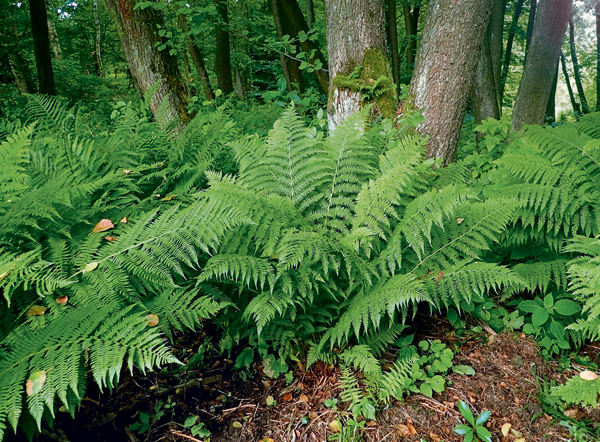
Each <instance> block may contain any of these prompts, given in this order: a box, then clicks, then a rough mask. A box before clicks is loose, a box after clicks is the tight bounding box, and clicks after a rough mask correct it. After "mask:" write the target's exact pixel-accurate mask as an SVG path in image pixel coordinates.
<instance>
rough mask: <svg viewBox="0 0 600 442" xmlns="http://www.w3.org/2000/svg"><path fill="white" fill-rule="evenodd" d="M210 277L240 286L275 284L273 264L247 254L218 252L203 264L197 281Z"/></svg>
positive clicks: (250, 286) (271, 286)
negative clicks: (233, 282)
mask: <svg viewBox="0 0 600 442" xmlns="http://www.w3.org/2000/svg"><path fill="white" fill-rule="evenodd" d="M210 279H217V280H230V281H235V282H237V283H239V284H241V285H242V286H246V287H249V288H254V289H259V288H260V290H264V288H265V285H267V284H268V286H269V287H270V289H271V291H272V290H273V288H274V286H275V280H276V274H275V268H274V266H273V265H272V264H271V263H270V262H269V261H268V260H266V259H263V258H257V257H254V256H249V255H234V254H227V253H223V254H219V255H217V256H213V257H212V258H210V259H209V260H208V262H207V263H206V264H205V266H204V269H203V270H202V274H201V275H200V277H199V278H198V281H200V282H202V281H207V280H210Z"/></svg>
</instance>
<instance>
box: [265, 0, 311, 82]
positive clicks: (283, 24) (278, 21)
mask: <svg viewBox="0 0 600 442" xmlns="http://www.w3.org/2000/svg"><path fill="white" fill-rule="evenodd" d="M271 9H272V11H273V20H274V21H275V29H276V31H277V37H279V39H280V40H281V39H283V36H284V35H291V34H290V33H291V30H290V26H289V21H288V20H287V15H286V14H285V12H284V11H283V4H282V0H271ZM279 61H280V62H281V69H282V70H283V75H284V77H285V81H286V82H287V88H288V91H290V92H291V91H292V90H294V86H293V85H294V84H296V85H297V86H298V91H300V92H304V80H303V78H302V71H301V70H300V62H299V61H298V60H297V59H295V58H292V57H289V56H288V55H287V54H284V53H281V54H279Z"/></svg>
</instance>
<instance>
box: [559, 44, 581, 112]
mask: <svg viewBox="0 0 600 442" xmlns="http://www.w3.org/2000/svg"><path fill="white" fill-rule="evenodd" d="M560 64H561V66H562V71H563V75H564V77H565V82H566V83H567V91H568V92H569V99H570V100H571V106H572V107H573V113H574V114H575V118H577V119H579V116H580V115H581V108H580V107H579V103H578V102H577V100H576V99H575V94H574V93H573V88H572V87H571V80H570V79H569V71H568V70H567V62H566V61H565V54H563V52H562V51H560Z"/></svg>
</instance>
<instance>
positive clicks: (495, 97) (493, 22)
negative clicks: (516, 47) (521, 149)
mask: <svg viewBox="0 0 600 442" xmlns="http://www.w3.org/2000/svg"><path fill="white" fill-rule="evenodd" d="M504 6H505V0H492V13H491V15H490V22H489V23H488V27H487V34H486V37H485V38H484V40H483V43H482V45H481V49H480V52H479V58H478V59H477V67H476V68H475V79H474V82H473V94H472V97H471V98H472V101H473V113H474V116H475V123H477V124H479V123H481V122H482V121H483V120H485V119H487V118H496V119H498V118H500V115H501V111H502V108H501V105H500V59H501V52H502V24H503V21H504ZM492 47H493V48H494V50H493V51H492Z"/></svg>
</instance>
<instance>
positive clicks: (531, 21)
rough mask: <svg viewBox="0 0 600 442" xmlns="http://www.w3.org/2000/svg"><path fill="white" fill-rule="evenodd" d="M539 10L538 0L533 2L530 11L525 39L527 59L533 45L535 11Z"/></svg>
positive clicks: (532, 0)
mask: <svg viewBox="0 0 600 442" xmlns="http://www.w3.org/2000/svg"><path fill="white" fill-rule="evenodd" d="M536 9H537V0H531V8H530V9H529V20H528V21H527V38H526V39H525V58H527V52H529V45H530V44H531V36H532V34H533V24H534V23H535V11H536Z"/></svg>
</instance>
